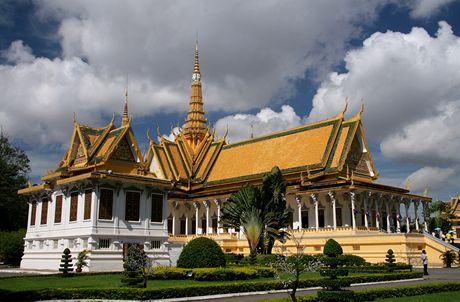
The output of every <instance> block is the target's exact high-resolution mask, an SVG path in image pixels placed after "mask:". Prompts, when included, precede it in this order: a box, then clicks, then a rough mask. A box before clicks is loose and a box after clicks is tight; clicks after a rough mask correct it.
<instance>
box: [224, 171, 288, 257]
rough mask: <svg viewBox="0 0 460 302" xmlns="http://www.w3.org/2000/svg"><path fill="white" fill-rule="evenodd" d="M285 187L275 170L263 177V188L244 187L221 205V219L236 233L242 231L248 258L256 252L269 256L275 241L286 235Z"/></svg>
mask: <svg viewBox="0 0 460 302" xmlns="http://www.w3.org/2000/svg"><path fill="white" fill-rule="evenodd" d="M285 192H286V184H285V182H284V179H283V177H282V175H281V171H280V170H279V168H278V167H274V168H273V169H272V171H271V173H267V174H266V175H265V176H264V178H263V185H262V187H261V188H260V187H255V186H253V185H246V186H243V187H242V188H241V189H240V190H239V191H238V192H236V193H235V194H233V195H232V196H231V197H230V200H229V201H228V202H226V203H225V204H224V207H223V209H222V217H221V220H222V221H223V222H224V223H226V224H227V225H228V226H229V227H232V228H235V229H236V230H237V231H239V230H240V228H242V229H243V233H244V234H245V236H246V239H247V240H248V244H249V247H250V249H251V255H252V256H253V257H255V255H256V254H257V252H258V251H259V252H261V253H271V249H272V247H273V244H274V241H275V240H283V239H284V238H285V237H286V236H287V235H288V234H287V233H286V232H284V231H282V230H280V229H281V228H285V227H287V225H288V223H289V216H288V213H287V211H286V200H285V199H284V193H285Z"/></svg>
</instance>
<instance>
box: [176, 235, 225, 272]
mask: <svg viewBox="0 0 460 302" xmlns="http://www.w3.org/2000/svg"><path fill="white" fill-rule="evenodd" d="M220 266H222V267H224V266H225V256H224V252H223V251H222V249H221V248H220V246H219V245H218V244H217V243H216V242H215V241H214V240H212V239H209V238H206V237H199V238H195V239H193V240H191V241H190V242H189V243H187V244H186V245H185V247H184V249H183V250H182V252H181V253H180V256H179V259H178V260H177V267H181V268H201V267H220Z"/></svg>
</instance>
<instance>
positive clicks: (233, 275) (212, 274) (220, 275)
mask: <svg viewBox="0 0 460 302" xmlns="http://www.w3.org/2000/svg"><path fill="white" fill-rule="evenodd" d="M273 275H274V274H273V271H272V269H271V268H268V267H251V268H249V267H232V268H195V269H185V268H177V267H158V268H156V269H155V270H154V271H153V272H152V273H151V274H150V275H149V279H154V280H183V279H194V280H197V281H230V280H247V279H255V278H269V277H273Z"/></svg>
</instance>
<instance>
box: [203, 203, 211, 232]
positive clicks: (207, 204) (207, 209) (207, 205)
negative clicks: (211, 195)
mask: <svg viewBox="0 0 460 302" xmlns="http://www.w3.org/2000/svg"><path fill="white" fill-rule="evenodd" d="M203 204H204V207H205V209H206V231H205V234H209V233H210V232H209V201H207V200H205V201H203Z"/></svg>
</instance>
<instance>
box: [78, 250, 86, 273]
mask: <svg viewBox="0 0 460 302" xmlns="http://www.w3.org/2000/svg"><path fill="white" fill-rule="evenodd" d="M88 254H89V251H88V250H83V251H81V252H80V253H78V256H77V262H76V263H75V265H76V266H77V269H76V270H75V271H76V272H77V273H81V271H82V268H83V267H85V266H88V261H87V260H88Z"/></svg>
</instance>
